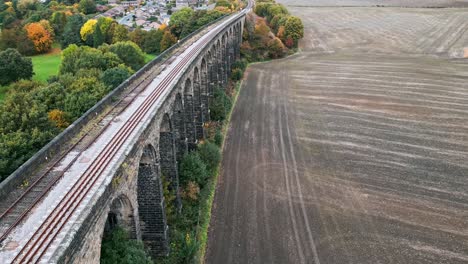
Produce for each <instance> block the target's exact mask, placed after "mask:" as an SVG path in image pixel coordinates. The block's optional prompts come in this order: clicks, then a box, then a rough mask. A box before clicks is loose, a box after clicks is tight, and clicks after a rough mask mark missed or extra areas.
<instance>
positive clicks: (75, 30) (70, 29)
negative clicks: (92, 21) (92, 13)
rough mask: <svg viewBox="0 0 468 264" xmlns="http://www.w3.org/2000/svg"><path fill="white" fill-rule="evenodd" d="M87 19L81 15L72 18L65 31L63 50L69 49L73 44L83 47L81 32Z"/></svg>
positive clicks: (62, 40)
mask: <svg viewBox="0 0 468 264" xmlns="http://www.w3.org/2000/svg"><path fill="white" fill-rule="evenodd" d="M85 21H86V20H85V18H84V17H83V16H81V15H79V14H76V15H73V16H70V17H69V18H68V21H67V23H66V25H65V28H64V30H63V35H62V39H61V41H60V44H61V45H62V49H65V48H67V47H68V46H69V45H71V44H75V45H78V46H79V45H81V44H83V41H82V40H81V35H80V30H81V27H82V26H83V24H84V23H85Z"/></svg>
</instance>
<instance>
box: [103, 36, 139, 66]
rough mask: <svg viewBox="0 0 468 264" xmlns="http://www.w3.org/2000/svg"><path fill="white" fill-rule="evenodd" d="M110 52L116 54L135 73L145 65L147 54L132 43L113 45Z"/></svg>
mask: <svg viewBox="0 0 468 264" xmlns="http://www.w3.org/2000/svg"><path fill="white" fill-rule="evenodd" d="M109 50H110V52H112V53H114V54H116V55H117V56H118V57H119V58H120V59H121V60H122V61H123V62H124V63H125V65H127V66H129V67H130V68H132V69H133V70H135V71H136V70H138V69H140V68H141V67H142V66H143V65H145V54H144V53H143V51H141V49H140V47H138V46H137V45H136V44H135V43H133V42H131V41H125V42H117V43H115V44H112V45H111V46H110V47H109Z"/></svg>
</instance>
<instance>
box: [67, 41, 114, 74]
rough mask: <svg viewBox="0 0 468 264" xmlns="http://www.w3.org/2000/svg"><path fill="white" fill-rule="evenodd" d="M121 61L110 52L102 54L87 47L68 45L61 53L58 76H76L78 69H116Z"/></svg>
mask: <svg viewBox="0 0 468 264" xmlns="http://www.w3.org/2000/svg"><path fill="white" fill-rule="evenodd" d="M121 63H122V60H120V59H119V57H118V56H117V55H116V54H114V53H112V52H105V53H104V52H103V51H101V50H98V49H94V48H91V47H88V46H82V47H78V46H76V45H70V46H68V48H66V49H64V50H63V51H62V62H61V64H60V71H59V72H60V74H61V75H63V74H65V73H71V74H76V73H77V72H78V71H79V70H80V69H91V68H96V69H99V70H102V71H105V70H107V69H109V68H113V67H117V66H118V65H119V64H121Z"/></svg>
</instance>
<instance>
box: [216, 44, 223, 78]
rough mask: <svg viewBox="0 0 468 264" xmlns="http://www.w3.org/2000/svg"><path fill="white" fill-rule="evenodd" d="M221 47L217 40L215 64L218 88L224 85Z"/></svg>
mask: <svg viewBox="0 0 468 264" xmlns="http://www.w3.org/2000/svg"><path fill="white" fill-rule="evenodd" d="M223 50H224V48H223V45H222V44H221V41H220V40H219V39H218V41H217V43H216V58H217V60H216V62H217V64H218V87H222V86H223V84H224V77H223V76H224V65H223Z"/></svg>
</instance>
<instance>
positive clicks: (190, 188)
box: [181, 181, 200, 201]
mask: <svg viewBox="0 0 468 264" xmlns="http://www.w3.org/2000/svg"><path fill="white" fill-rule="evenodd" d="M199 193H200V186H198V184H197V183H196V182H193V181H189V182H188V183H187V186H186V187H185V189H184V190H183V191H182V193H181V196H182V198H184V199H189V200H191V201H196V200H198V194H199Z"/></svg>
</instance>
